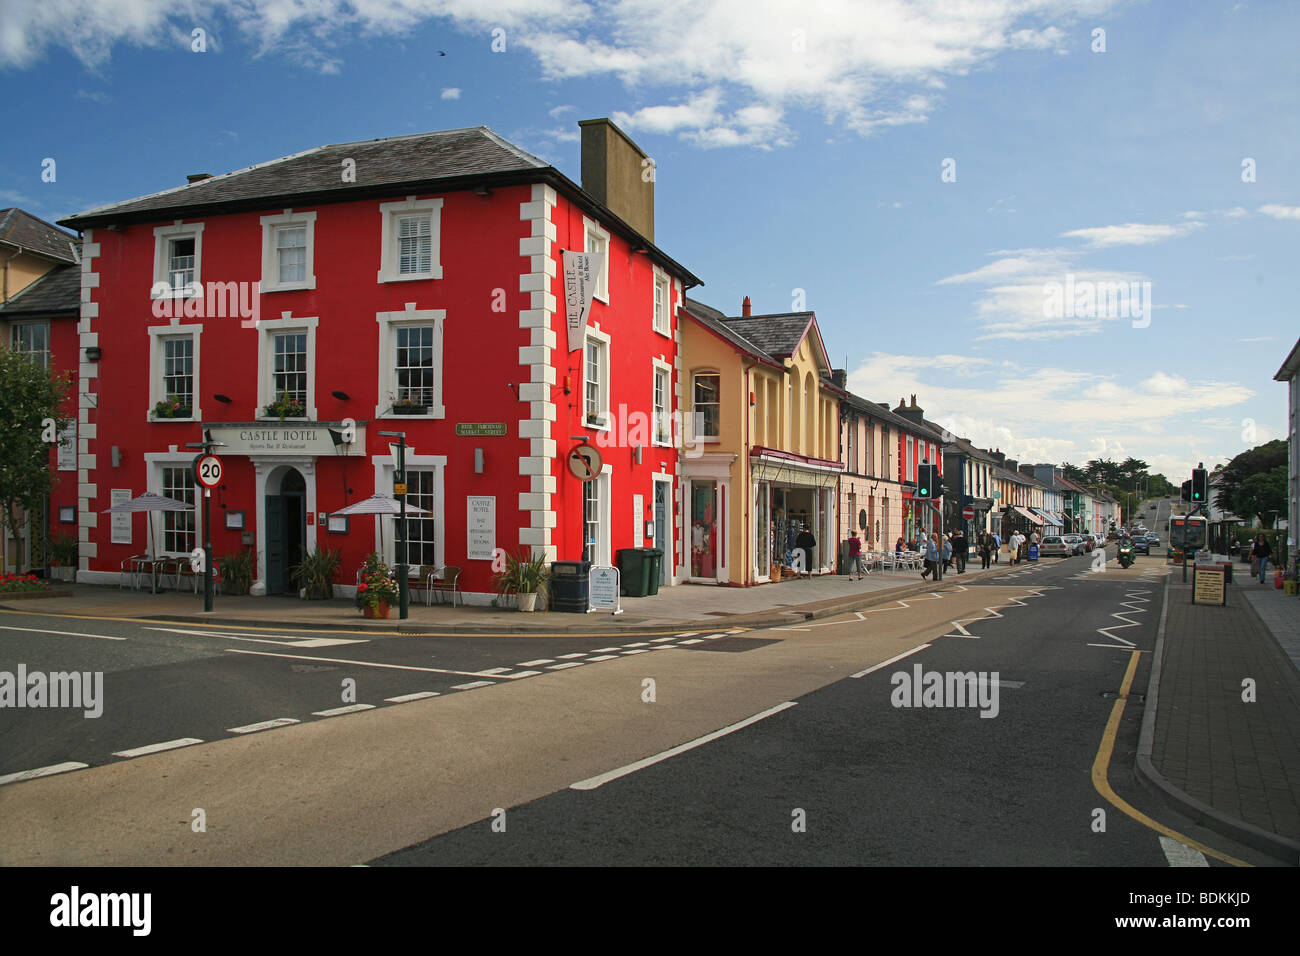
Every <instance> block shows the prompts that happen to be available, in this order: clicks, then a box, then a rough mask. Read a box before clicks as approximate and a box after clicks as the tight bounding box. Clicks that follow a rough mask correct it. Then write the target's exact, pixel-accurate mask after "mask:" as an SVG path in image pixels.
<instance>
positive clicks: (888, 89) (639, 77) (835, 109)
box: [0, 0, 1117, 148]
mask: <svg viewBox="0 0 1300 956" xmlns="http://www.w3.org/2000/svg"><path fill="white" fill-rule="evenodd" d="M1116 2H1117V0H983V2H980V3H970V4H935V3H932V2H927V0H877V2H874V3H871V4H865V3H862V2H861V0H822V2H819V3H803V4H792V3H789V2H788V0H657V2H649V0H600V2H597V0H580V2H577V0H6V14H5V17H4V19H3V22H0V67H3V66H16V67H19V68H22V67H27V66H31V65H32V64H33V63H36V62H38V61H39V60H41V59H42V58H43V57H44V56H45V55H46V54H47V51H48V49H49V48H50V47H64V48H67V49H68V50H70V51H71V52H72V53H73V55H74V56H76V57H77V58H78V59H80V60H81V61H82V62H83V63H85V64H87V65H90V66H97V65H101V64H103V63H105V62H107V61H108V60H109V58H110V56H111V53H112V52H113V50H114V49H115V48H116V47H118V46H119V45H130V46H147V47H159V46H163V45H165V44H171V43H175V42H177V34H182V35H183V36H186V37H187V36H188V30H189V28H190V25H191V24H192V23H194V22H201V21H203V20H204V19H207V20H209V21H213V20H214V18H218V17H222V16H224V18H225V19H226V20H228V21H230V22H232V23H233V24H234V27H235V29H236V30H237V31H238V32H239V33H240V34H242V35H243V36H244V38H245V39H246V40H247V41H249V42H250V43H251V44H252V45H253V47H254V49H255V55H259V56H261V55H270V54H279V55H283V56H285V57H287V58H289V59H290V60H292V61H293V62H296V63H300V64H302V65H304V66H306V67H308V68H310V69H313V70H317V71H320V72H338V71H340V70H342V69H343V68H344V64H345V53H346V52H347V48H346V47H345V44H347V43H349V42H351V41H352V40H353V39H354V38H355V37H357V36H363V37H368V36H385V37H387V36H403V35H406V34H409V33H410V32H411V31H412V29H413V28H414V27H415V26H417V25H419V24H420V23H421V22H424V21H437V22H439V23H444V24H445V23H449V24H450V25H451V26H452V27H453V28H455V29H459V30H461V31H463V32H466V33H473V34H477V35H479V36H480V38H481V36H482V34H483V32H484V31H485V30H487V29H492V28H495V27H501V28H503V29H504V30H505V31H506V36H505V39H506V44H507V49H510V50H518V49H523V50H527V51H529V52H530V53H532V54H533V56H535V57H536V59H537V64H538V68H539V71H540V73H541V76H542V77H543V78H545V79H565V78H572V77H614V78H617V79H619V80H620V81H622V82H623V83H624V84H626V85H627V86H629V87H630V88H635V89H636V90H637V91H638V93H640V94H642V95H645V91H646V90H648V89H650V88H652V87H653V86H655V85H658V86H660V87H662V88H663V90H664V91H665V92H662V93H655V94H652V95H654V97H655V99H660V100H668V101H671V100H674V99H678V100H679V98H680V97H682V96H685V97H686V100H685V103H684V104H683V103H681V101H680V100H679V101H678V104H677V105H686V106H688V107H689V106H690V104H691V103H692V102H693V101H694V100H696V99H697V98H699V97H701V96H702V97H705V98H706V100H710V99H711V100H712V101H713V102H716V104H717V109H718V115H717V116H715V117H712V118H711V119H710V121H709V122H707V123H702V124H698V125H696V124H691V123H686V122H681V121H678V122H677V123H675V124H671V122H670V119H665V118H664V117H661V116H660V115H659V114H658V113H657V112H655V111H656V110H659V109H661V108H662V109H666V110H669V111H670V112H669V113H668V117H669V118H671V117H672V116H673V113H672V112H671V111H672V110H673V109H674V108H675V107H674V106H673V104H672V103H671V102H668V103H664V102H653V101H651V102H648V103H646V104H645V105H644V106H643V107H641V108H640V109H638V110H636V111H633V112H632V113H631V114H629V115H632V116H636V117H638V118H639V119H643V120H644V121H645V122H646V123H647V124H648V125H647V127H646V128H652V127H653V125H654V124H656V123H658V124H665V123H667V124H669V125H671V128H672V130H673V135H678V136H681V137H683V138H686V139H688V140H692V141H694V142H697V143H700V144H702V145H706V146H724V145H748V146H757V147H768V148H770V147H774V146H780V145H783V144H786V143H788V142H790V141H791V139H792V137H791V133H790V131H789V129H788V128H787V126H786V124H785V122H784V120H783V118H784V117H785V116H787V115H788V114H789V113H790V112H791V111H793V110H801V111H807V112H812V113H814V114H819V115H821V116H822V118H823V119H824V120H825V121H826V122H827V123H829V124H832V125H836V126H841V127H843V128H845V129H848V130H852V131H854V132H857V133H859V134H861V135H864V136H865V135H870V134H871V133H873V132H875V131H877V130H880V129H885V128H889V127H894V126H900V125H905V124H913V123H924V122H926V121H927V120H928V119H929V117H930V116H931V115H932V114H933V113H934V112H935V111H936V110H937V109H939V108H940V106H941V105H942V98H941V97H942V92H943V90H945V89H946V87H947V85H948V83H949V82H950V81H951V80H952V79H953V78H955V77H962V76H965V75H967V74H969V73H970V72H971V71H973V70H976V69H979V68H983V67H987V66H988V65H989V64H990V63H991V62H993V61H994V60H995V59H996V58H997V57H998V56H1000V55H1003V54H1005V53H1007V52H1008V51H1011V50H1029V51H1047V50H1056V51H1057V52H1063V50H1064V47H1063V44H1064V43H1065V41H1066V39H1067V37H1068V36H1069V35H1071V33H1070V31H1071V30H1072V29H1073V28H1074V27H1075V25H1076V24H1077V23H1078V22H1079V21H1080V19H1081V18H1085V17H1086V18H1092V17H1095V16H1098V15H1100V14H1103V13H1105V12H1106V11H1107V10H1108V9H1110V8H1111V7H1113V6H1114V5H1115V4H1116ZM724 103H725V104H728V106H727V112H726V113H723V112H722V104H724Z"/></svg>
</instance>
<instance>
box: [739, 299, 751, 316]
mask: <svg viewBox="0 0 1300 956" xmlns="http://www.w3.org/2000/svg"><path fill="white" fill-rule="evenodd" d="M751 308H752V306H751V305H750V303H749V296H745V301H743V302H741V303H740V314H741V315H742V316H745V317H748V316H749V311H750V309H751Z"/></svg>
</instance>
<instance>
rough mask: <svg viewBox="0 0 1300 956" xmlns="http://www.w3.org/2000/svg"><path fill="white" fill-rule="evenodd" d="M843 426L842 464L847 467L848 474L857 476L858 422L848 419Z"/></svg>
mask: <svg viewBox="0 0 1300 956" xmlns="http://www.w3.org/2000/svg"><path fill="white" fill-rule="evenodd" d="M845 424H846V425H847V426H848V428H847V429H845V435H844V464H845V465H846V466H847V468H848V471H849V472H850V474H854V475H856V474H858V473H859V472H858V424H859V423H858V422H857V421H856V420H854V419H852V418H850V419H848V420H847V421H846V422H845Z"/></svg>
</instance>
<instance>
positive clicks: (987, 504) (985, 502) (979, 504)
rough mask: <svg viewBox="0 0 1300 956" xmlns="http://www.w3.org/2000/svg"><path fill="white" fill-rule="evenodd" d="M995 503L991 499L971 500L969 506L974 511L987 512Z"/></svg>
mask: <svg viewBox="0 0 1300 956" xmlns="http://www.w3.org/2000/svg"><path fill="white" fill-rule="evenodd" d="M995 503H996V502H994V500H993V499H992V498H972V499H971V500H970V506H971V507H972V508H974V509H975V510H976V511H988V510H990V509H991V508H992V507H993V505H994V504H995Z"/></svg>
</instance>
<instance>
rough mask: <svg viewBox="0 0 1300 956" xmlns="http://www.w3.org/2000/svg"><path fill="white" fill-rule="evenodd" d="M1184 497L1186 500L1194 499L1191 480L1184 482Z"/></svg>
mask: <svg viewBox="0 0 1300 956" xmlns="http://www.w3.org/2000/svg"><path fill="white" fill-rule="evenodd" d="M1182 499H1183V500H1184V501H1191V500H1192V483H1191V482H1190V481H1184V482H1183V493H1182Z"/></svg>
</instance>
